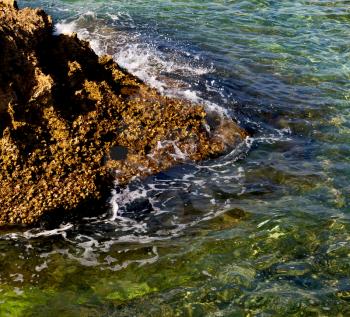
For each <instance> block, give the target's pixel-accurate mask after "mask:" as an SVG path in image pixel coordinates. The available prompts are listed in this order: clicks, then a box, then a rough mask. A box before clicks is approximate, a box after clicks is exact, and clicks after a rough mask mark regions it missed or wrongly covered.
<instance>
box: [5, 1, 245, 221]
mask: <svg viewBox="0 0 350 317" xmlns="http://www.w3.org/2000/svg"><path fill="white" fill-rule="evenodd" d="M244 136H245V133H244V132H243V131H242V130H241V129H240V128H239V127H238V126H237V125H236V124H235V123H234V122H232V121H230V120H228V119H224V120H223V119H221V118H219V116H217V117H215V116H211V119H210V120H208V115H207V114H206V113H205V111H204V109H203V107H202V106H199V105H193V104H190V103H188V102H185V101H181V100H176V99H170V98H167V97H164V96H161V95H160V94H159V93H158V92H157V91H156V90H154V89H151V88H150V87H148V86H147V85H145V84H144V83H142V82H141V81H140V80H138V79H137V78H135V77H134V76H132V75H130V74H128V73H127V72H126V71H124V70H122V69H121V68H120V67H118V65H117V64H116V63H115V62H114V61H113V60H112V58H111V57H108V56H103V57H100V58H99V57H98V56H96V54H95V53H94V52H93V51H92V50H91V48H90V46H89V44H88V43H87V42H84V41H81V40H79V39H78V38H77V36H76V35H74V34H73V35H72V36H66V35H60V36H54V35H52V21H51V18H50V17H49V16H47V15H46V14H45V12H44V11H42V10H38V9H37V10H33V9H22V10H18V9H17V8H16V4H15V2H14V1H10V0H6V1H5V0H0V164H1V171H0V190H1V194H0V206H1V210H0V223H1V224H5V223H6V224H8V223H23V224H31V223H35V222H37V221H38V219H40V218H41V217H42V216H43V215H47V214H49V215H50V213H53V212H55V213H57V212H62V213H63V212H65V211H76V212H83V211H84V208H88V206H89V205H90V204H91V203H92V202H96V201H100V200H101V199H104V197H105V194H106V193H108V191H109V189H110V186H111V185H112V184H113V181H114V180H116V181H117V182H118V183H119V184H121V185H123V184H126V183H128V182H129V181H130V180H131V179H132V178H133V177H136V176H137V177H144V176H147V175H150V174H152V173H156V172H158V171H160V170H164V169H166V168H169V167H171V166H173V165H174V164H177V163H181V162H183V161H186V160H195V161H198V160H202V159H205V158H208V157H210V156H214V155H218V154H220V153H222V152H224V151H225V150H226V149H227V148H228V147H232V146H235V144H237V142H239V141H241V140H242V138H243V137H244Z"/></svg>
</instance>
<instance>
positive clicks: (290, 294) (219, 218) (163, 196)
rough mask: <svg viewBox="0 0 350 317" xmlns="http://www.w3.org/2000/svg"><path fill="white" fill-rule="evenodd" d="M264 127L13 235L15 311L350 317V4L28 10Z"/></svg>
mask: <svg viewBox="0 0 350 317" xmlns="http://www.w3.org/2000/svg"><path fill="white" fill-rule="evenodd" d="M21 4H22V5H30V6H38V5H40V6H42V7H43V8H44V9H46V10H47V11H48V12H49V13H50V14H52V15H53V16H54V18H55V21H56V23H57V31H58V32H70V31H76V32H78V34H79V36H80V37H82V38H86V39H89V40H90V41H91V43H92V46H93V47H94V49H95V50H96V51H97V52H98V53H100V54H102V53H109V54H112V55H114V57H115V58H116V59H117V60H118V62H119V63H120V64H121V65H122V66H123V67H125V68H127V69H129V70H130V71H131V72H133V73H134V74H136V75H137V76H139V77H141V78H142V79H143V80H145V81H146V82H148V83H149V84H151V85H153V86H155V87H157V88H158V89H159V90H160V91H161V92H162V93H165V94H169V95H175V96H179V97H183V98H188V99H190V100H194V101H198V102H202V103H204V104H206V105H207V107H208V108H211V107H215V108H217V109H219V110H220V111H222V112H225V113H226V114H228V115H230V116H232V117H235V118H236V119H237V120H239V122H240V123H241V124H242V125H243V126H244V127H246V129H247V130H248V131H249V132H250V133H251V137H250V138H249V139H248V140H247V142H246V143H245V144H242V145H241V147H240V148H238V149H237V150H236V151H233V152H232V153H230V154H228V155H226V156H223V157H221V158H218V159H216V160H211V161H207V162H203V163H201V164H199V165H191V164H189V165H186V166H179V167H177V168H174V169H171V170H169V171H166V172H164V173H160V174H159V175H155V176H154V177H150V178H148V179H147V180H145V181H142V182H141V181H135V183H133V184H131V185H130V186H128V188H126V189H118V188H116V190H115V192H114V193H113V195H112V197H111V201H110V205H111V208H110V211H109V212H107V213H106V214H105V215H103V216H101V217H98V218H88V219H84V220H83V221H81V222H79V223H66V224H62V226H61V227H59V228H53V229H52V230H46V231H44V230H42V229H39V228H38V229H33V230H30V231H26V230H25V229H23V230H20V229H13V228H9V229H3V230H2V232H1V235H0V265H1V270H0V316H176V315H179V316H349V315H350V234H349V230H350V215H349V212H350V210H349V202H350V160H349V154H350V110H349V98H350V93H349V91H350V90H349V88H350V87H349V77H350V59H349V55H350V48H349V43H350V18H349V16H350V15H349V14H350V11H349V8H350V6H349V4H350V2H349V1H333V2H331V1H301V0H297V1H283V2H279V1H252V0H250V1H175V0H173V1H146V0H144V1H141V0H140V1H133V2H131V1H108V2H106V1H47V0H43V1H22V2H21Z"/></svg>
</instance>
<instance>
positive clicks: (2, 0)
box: [0, 0, 18, 9]
mask: <svg viewBox="0 0 350 317" xmlns="http://www.w3.org/2000/svg"><path fill="white" fill-rule="evenodd" d="M0 3H2V4H4V5H7V6H10V7H13V8H15V9H18V5H17V1H15V0H0Z"/></svg>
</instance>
